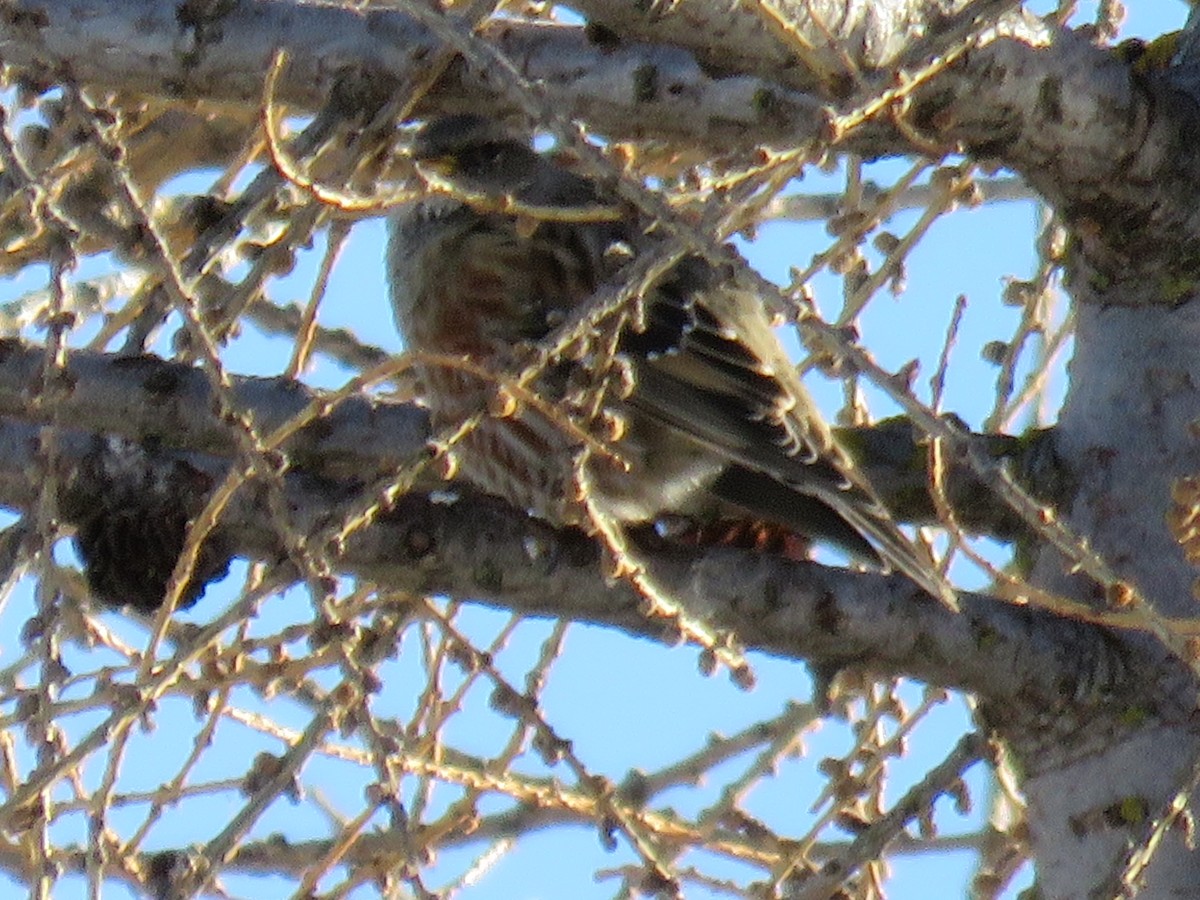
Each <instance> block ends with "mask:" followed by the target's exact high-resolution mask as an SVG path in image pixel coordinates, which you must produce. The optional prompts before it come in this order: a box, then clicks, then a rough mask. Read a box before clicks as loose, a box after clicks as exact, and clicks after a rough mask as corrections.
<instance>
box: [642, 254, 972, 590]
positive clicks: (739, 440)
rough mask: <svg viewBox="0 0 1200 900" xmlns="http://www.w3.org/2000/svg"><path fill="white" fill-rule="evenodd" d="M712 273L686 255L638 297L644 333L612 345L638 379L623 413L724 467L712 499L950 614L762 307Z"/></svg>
mask: <svg viewBox="0 0 1200 900" xmlns="http://www.w3.org/2000/svg"><path fill="white" fill-rule="evenodd" d="M719 274H720V273H718V272H716V271H715V270H714V269H713V268H712V267H711V266H709V265H708V264H707V263H705V262H703V261H702V260H699V259H695V258H689V259H686V260H684V261H683V262H682V263H681V264H680V266H679V267H678V268H677V269H676V270H675V271H673V272H672V273H670V274H669V275H668V276H667V277H666V278H665V279H664V281H663V282H661V283H660V284H659V285H657V286H655V288H654V289H653V290H652V292H651V293H650V295H649V296H648V297H647V303H646V312H645V322H644V326H645V327H644V329H643V330H641V331H633V330H631V331H630V332H628V333H627V334H626V335H625V337H624V339H623V341H622V347H621V350H622V352H623V353H624V354H625V355H626V356H627V357H628V358H629V359H630V361H631V362H632V363H633V369H634V378H635V379H636V381H637V383H638V389H637V390H636V391H634V392H633V393H632V395H631V397H630V399H629V401H628V402H629V403H630V405H631V406H632V407H633V409H635V410H636V411H637V412H638V413H639V414H641V415H645V416H649V417H650V418H652V419H655V420H657V421H660V422H662V423H663V424H665V425H668V426H670V427H672V428H675V429H678V430H680V431H682V432H684V433H686V434H688V435H689V436H691V437H692V438H693V439H695V440H696V441H698V442H700V443H702V444H704V445H706V446H708V447H710V448H711V449H712V450H713V451H714V452H716V453H718V454H720V455H722V456H724V457H725V458H726V459H728V460H729V461H730V463H731V468H730V469H729V470H728V471H727V473H726V475H725V476H723V477H722V478H721V479H719V480H718V482H717V483H716V484H715V485H714V486H713V491H714V493H716V494H717V495H718V496H720V497H721V499H723V500H725V501H727V502H731V503H734V504H736V505H738V506H740V507H742V508H744V509H748V510H749V511H751V512H757V513H758V514H760V515H765V516H767V517H769V518H771V519H773V520H775V521H779V522H781V524H787V525H793V524H794V525H795V526H796V527H797V530H799V531H802V532H804V531H807V532H808V533H809V534H812V535H813V536H816V537H819V538H823V539H827V540H831V541H833V542H834V543H836V544H838V545H839V546H841V547H843V548H844V549H847V550H849V551H851V552H853V553H856V555H858V556H860V557H864V558H867V559H871V558H875V559H881V560H882V561H883V562H884V563H886V564H888V565H889V566H892V567H894V568H896V569H898V570H900V571H902V572H904V573H905V574H906V575H908V576H909V577H910V578H912V579H913V580H914V581H916V582H917V583H918V584H919V585H921V586H922V587H923V588H925V590H927V591H929V592H930V593H932V594H933V595H934V596H935V597H938V598H939V599H941V600H942V601H943V602H946V603H947V604H948V605H951V606H953V605H954V603H955V601H954V595H953V591H952V590H951V589H950V588H949V587H948V586H947V585H946V584H945V582H944V580H943V579H942V578H941V576H940V575H939V574H938V572H937V569H936V567H935V564H934V562H933V560H932V559H931V558H930V556H929V554H928V553H926V552H925V551H924V549H923V548H921V547H918V546H916V545H915V544H914V543H913V542H912V541H910V540H909V538H908V537H907V536H906V535H905V534H904V533H903V532H902V531H901V530H900V529H899V527H898V526H897V525H896V524H895V522H894V521H893V519H892V518H891V516H890V515H889V513H888V512H887V509H886V508H885V507H884V506H883V504H882V503H881V502H880V501H879V500H878V498H877V497H876V496H875V494H874V492H873V491H872V490H871V489H870V487H869V485H867V483H866V482H865V481H864V480H863V479H862V478H861V476H860V475H859V474H858V473H857V471H856V470H855V467H854V464H853V462H852V461H851V459H850V457H849V456H848V455H847V454H846V452H845V451H844V450H843V449H842V448H841V447H840V446H839V445H838V444H837V442H836V441H835V439H834V437H833V433H832V432H831V430H830V429H829V427H828V425H826V424H825V422H824V420H823V419H821V417H820V416H819V414H818V412H817V410H816V407H815V406H814V404H813V402H812V400H811V398H810V397H809V395H808V392H807V390H806V389H805V388H804V385H803V384H802V383H801V382H800V379H799V377H798V375H797V374H796V372H795V368H794V366H793V365H792V363H791V362H790V361H789V360H788V359H787V357H786V355H785V354H784V353H783V351H782V348H780V346H779V344H778V341H777V339H776V337H775V335H774V333H773V332H772V330H771V327H770V324H769V321H768V319H767V317H766V314H765V312H764V311H763V310H762V308H761V306H759V305H757V303H756V302H755V301H754V299H753V298H751V297H749V296H748V295H746V294H745V293H743V292H740V291H738V290H737V289H734V288H730V287H729V286H728V285H727V283H726V281H725V279H723V278H719ZM772 482H773V483H774V485H775V486H778V488H782V489H784V490H783V491H781V490H778V489H776V487H774V486H773V485H772ZM787 493H791V494H792V495H793V499H792V501H791V506H789V500H788V498H787V496H786V494H787ZM812 501H817V503H818V504H819V505H820V506H821V507H824V509H823V510H818V509H817V507H816V506H814V504H813V502H812ZM789 509H791V512H790V514H788V515H781V514H782V513H786V512H787V511H788V510H789ZM835 520H840V521H835ZM842 523H846V524H848V525H849V526H850V528H852V529H853V531H854V532H856V533H857V536H858V537H857V539H856V537H855V536H854V535H851V534H850V532H849V529H848V528H846V527H844V525H843V524H842ZM814 526H816V527H814ZM864 539H865V541H864ZM864 543H868V544H869V545H870V550H871V551H872V552H863V549H864V548H863V544H864Z"/></svg>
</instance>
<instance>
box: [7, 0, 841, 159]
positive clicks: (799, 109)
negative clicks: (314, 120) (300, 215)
mask: <svg viewBox="0 0 1200 900" xmlns="http://www.w3.org/2000/svg"><path fill="white" fill-rule="evenodd" d="M178 7H179V4H178V3H176V2H174V0H133V2H128V3H120V4H96V3H93V2H90V0H26V2H19V3H16V4H12V5H10V7H9V8H8V10H7V12H6V14H5V15H4V16H3V17H0V53H2V54H3V56H4V60H5V63H6V64H7V65H11V66H17V67H20V68H23V69H25V70H27V71H28V72H30V73H46V72H54V73H69V75H70V76H71V77H72V78H74V79H75V80H76V81H78V82H79V83H81V84H84V85H88V86H92V87H96V88H100V89H108V90H121V91H130V92H140V93H146V94H155V95H164V94H170V95H173V96H175V97H178V98H193V99H210V100H224V101H238V102H243V103H249V104H254V105H258V104H260V103H261V102H262V101H263V83H264V80H265V78H266V75H267V72H268V70H269V67H270V64H271V60H272V58H273V56H274V54H275V52H276V50H277V49H279V48H283V49H285V50H287V51H288V56H289V62H288V65H287V67H286V70H285V71H284V72H283V73H282V74H281V76H280V78H279V80H278V82H277V90H278V97H277V99H278V100H279V101H282V102H284V103H289V104H295V105H298V106H300V107H304V108H307V109H316V108H318V107H320V106H321V105H322V104H323V103H324V102H325V100H326V99H327V97H328V96H329V92H330V89H331V87H332V86H333V85H334V84H335V83H336V81H337V80H338V78H339V77H340V75H341V74H342V73H343V72H344V71H345V70H346V69H348V68H362V69H367V70H372V71H375V72H376V73H378V75H379V76H380V77H381V78H391V79H392V80H394V81H396V82H397V83H402V82H405V83H412V82H413V81H414V80H415V79H416V77H417V76H418V75H420V74H421V73H422V72H424V70H425V68H426V67H427V65H428V60H429V58H430V57H431V56H432V54H434V53H435V52H436V51H438V50H440V49H441V48H442V47H441V44H440V42H439V41H438V40H437V39H436V38H435V37H434V36H433V35H432V34H431V33H430V32H429V31H428V30H427V29H425V28H423V27H421V26H420V25H418V24H417V23H416V22H415V21H414V20H413V19H411V18H410V17H408V16H405V15H403V14H402V13H400V12H396V11H390V10H379V9H373V10H371V11H368V12H362V11H361V10H359V9H357V8H355V7H353V6H349V5H347V6H345V7H332V6H329V7H322V6H317V5H308V4H293V3H289V2H283V0H243V2H240V3H236V4H231V5H230V6H229V9H228V11H227V12H226V13H224V14H222V15H221V16H220V17H219V18H217V19H215V20H213V21H212V22H209V23H207V25H206V26H205V27H203V28H196V27H195V26H194V25H192V24H189V23H181V21H180V18H179V16H178V13H177V9H178ZM484 36H485V37H486V38H487V39H488V40H490V41H493V42H494V43H495V44H496V45H497V46H499V47H500V48H501V49H502V50H503V51H504V52H505V53H506V54H507V55H508V56H509V57H510V58H511V59H512V60H513V61H514V62H515V63H516V65H517V67H518V68H519V69H520V70H521V71H522V72H523V73H524V75H525V76H526V77H527V78H529V79H530V80H531V81H540V82H542V83H543V84H545V85H547V86H548V87H549V88H550V90H551V91H552V95H553V97H554V101H555V104H556V106H557V108H558V109H559V110H560V111H562V112H565V113H567V114H569V115H583V116H585V117H586V118H587V120H588V121H589V122H590V123H591V124H592V125H593V127H596V128H599V129H600V130H602V131H604V132H605V133H607V134H609V135H612V136H618V137H628V138H634V137H641V136H644V135H646V134H653V135H655V136H659V137H663V136H670V137H672V138H674V139H678V140H681V141H689V142H691V143H692V144H693V145H702V146H707V147H710V148H724V149H729V148H731V147H736V146H752V145H753V144H754V143H757V142H777V143H785V144H790V143H794V142H795V140H796V137H795V136H796V135H798V134H806V135H807V136H809V137H813V136H815V135H816V134H818V133H819V132H820V131H822V130H823V128H824V123H825V117H824V114H823V113H822V110H821V104H820V103H819V102H816V101H814V100H812V99H810V98H809V97H807V96H805V95H804V94H801V93H798V92H795V91H791V90H785V89H781V88H779V87H778V86H777V85H776V84H775V83H773V82H770V81H766V80H764V79H761V78H755V77H748V76H734V75H729V76H724V77H723V76H720V75H717V74H709V73H706V72H704V71H703V70H702V69H701V67H700V66H699V65H698V64H697V63H696V61H695V60H694V59H693V58H692V57H691V55H690V54H688V53H687V52H686V51H683V50H680V49H678V48H672V47H668V46H664V45H650V44H634V43H621V44H620V45H619V46H616V47H613V46H611V45H609V44H607V43H604V42H602V41H601V42H593V41H592V40H591V39H589V37H588V36H587V34H586V33H585V30H584V29H582V28H576V27H566V26H555V25H546V24H533V23H528V22H526V23H518V22H513V21H511V20H496V21H494V22H493V23H492V24H491V25H489V26H488V27H487V28H485V29H484ZM39 77H40V75H39ZM648 86H653V90H648ZM437 102H438V104H439V106H442V107H443V108H447V109H452V110H453V109H473V110H475V111H477V112H488V113H495V112H497V111H500V110H504V109H505V108H507V109H509V110H515V109H516V104H515V103H513V102H512V101H511V100H505V98H503V97H502V96H498V95H497V94H496V88H495V87H494V86H493V85H491V84H489V79H488V78H487V75H486V73H472V72H467V71H464V70H463V67H461V66H458V67H455V68H453V69H452V70H451V72H450V73H448V75H447V77H446V78H444V79H443V80H442V82H440V83H439V87H438V101H437Z"/></svg>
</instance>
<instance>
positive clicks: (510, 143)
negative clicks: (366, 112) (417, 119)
mask: <svg viewBox="0 0 1200 900" xmlns="http://www.w3.org/2000/svg"><path fill="white" fill-rule="evenodd" d="M411 153H412V157H413V159H415V160H416V161H417V162H418V163H421V164H422V165H424V166H426V167H428V168H430V169H432V170H433V171H435V172H436V173H438V174H439V175H442V176H444V177H446V178H450V179H453V180H455V181H458V182H461V183H462V185H463V186H464V187H466V188H468V189H470V190H475V191H481V192H483V193H487V194H511V193H515V192H517V191H519V190H521V189H522V188H523V187H525V186H526V185H528V184H529V183H530V182H531V181H532V180H533V178H534V177H535V176H536V175H537V173H538V170H539V168H540V167H541V166H542V165H543V163H542V160H541V157H539V156H538V155H537V153H535V152H534V151H533V149H532V148H531V147H530V146H529V144H528V142H527V141H524V140H521V139H519V138H517V137H515V136H514V135H513V134H512V133H510V132H509V131H508V130H507V129H505V128H504V127H503V126H502V125H501V124H500V123H499V122H497V121H496V120H495V119H489V118H486V117H484V116H477V115H474V114H471V113H464V114H461V115H453V116H440V117H438V118H436V119H432V120H430V121H429V122H428V123H427V124H426V125H425V127H423V128H422V129H421V130H420V131H419V132H417V136H416V138H415V139H414V141H413V144H412V150H411Z"/></svg>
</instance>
